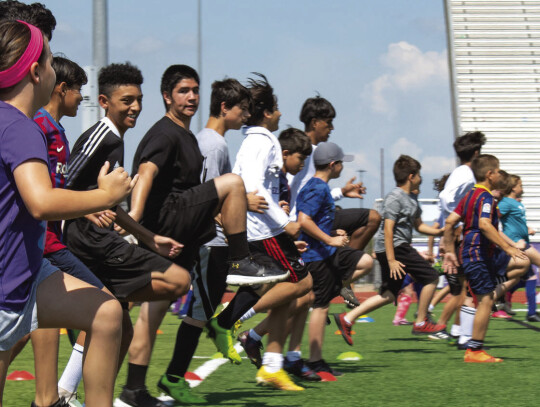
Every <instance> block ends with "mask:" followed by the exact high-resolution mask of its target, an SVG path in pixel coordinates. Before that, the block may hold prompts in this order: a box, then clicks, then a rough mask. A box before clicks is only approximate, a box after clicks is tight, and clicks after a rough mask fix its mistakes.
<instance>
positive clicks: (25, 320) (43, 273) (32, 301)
mask: <svg viewBox="0 0 540 407" xmlns="http://www.w3.org/2000/svg"><path fill="white" fill-rule="evenodd" d="M56 271H59V270H58V269H57V268H56V267H54V266H53V265H51V263H49V260H47V259H43V260H42V262H41V268H40V269H39V272H38V274H37V275H36V279H35V280H34V283H33V284H32V287H31V289H30V297H29V298H28V301H27V302H26V304H25V306H24V308H23V309H22V310H21V311H6V310H0V351H6V350H9V349H11V348H12V347H13V345H15V344H16V343H17V342H18V341H19V339H21V338H22V337H23V336H24V335H26V334H29V333H30V332H32V331H34V330H36V329H37V328H38V320H37V304H36V295H37V288H38V286H39V285H40V284H41V283H42V282H43V281H44V280H45V279H46V278H47V277H49V276H50V275H51V274H53V273H54V272H56Z"/></svg>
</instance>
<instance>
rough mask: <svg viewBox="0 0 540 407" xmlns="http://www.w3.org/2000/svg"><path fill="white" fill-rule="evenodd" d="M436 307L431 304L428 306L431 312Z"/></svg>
mask: <svg viewBox="0 0 540 407" xmlns="http://www.w3.org/2000/svg"><path fill="white" fill-rule="evenodd" d="M434 309H435V306H433V305H431V304H429V307H427V310H428V312H431V311H433V310H434Z"/></svg>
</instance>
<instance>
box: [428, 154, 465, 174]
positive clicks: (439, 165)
mask: <svg viewBox="0 0 540 407" xmlns="http://www.w3.org/2000/svg"><path fill="white" fill-rule="evenodd" d="M421 164H422V172H427V173H430V174H435V175H437V176H442V175H444V174H446V173H448V172H452V170H453V169H454V168H456V159H455V158H452V157H443V156H428V157H424V158H422V160H421Z"/></svg>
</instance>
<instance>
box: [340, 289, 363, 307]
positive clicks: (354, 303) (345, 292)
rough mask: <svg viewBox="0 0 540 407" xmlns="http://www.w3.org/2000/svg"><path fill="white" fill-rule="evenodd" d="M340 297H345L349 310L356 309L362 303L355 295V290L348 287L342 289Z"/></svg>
mask: <svg viewBox="0 0 540 407" xmlns="http://www.w3.org/2000/svg"><path fill="white" fill-rule="evenodd" d="M339 295H341V296H342V297H343V301H345V304H346V305H347V307H348V308H356V307H358V306H359V305H360V301H358V298H356V295H354V292H353V290H351V289H350V288H348V287H342V288H341V291H340V292H339Z"/></svg>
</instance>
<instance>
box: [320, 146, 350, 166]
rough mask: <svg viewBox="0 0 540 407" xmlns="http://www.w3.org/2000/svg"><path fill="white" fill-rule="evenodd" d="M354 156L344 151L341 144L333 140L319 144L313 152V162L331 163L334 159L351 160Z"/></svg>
mask: <svg viewBox="0 0 540 407" xmlns="http://www.w3.org/2000/svg"><path fill="white" fill-rule="evenodd" d="M353 160H354V156H352V155H348V154H345V153H343V150H342V149H341V147H340V146H338V145H337V144H335V143H332V142H331V141H327V142H324V143H319V144H317V148H316V149H315V152H314V153H313V162H314V163H315V165H324V164H330V163H331V162H332V161H344V162H351V161H353Z"/></svg>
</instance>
